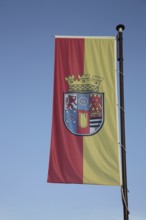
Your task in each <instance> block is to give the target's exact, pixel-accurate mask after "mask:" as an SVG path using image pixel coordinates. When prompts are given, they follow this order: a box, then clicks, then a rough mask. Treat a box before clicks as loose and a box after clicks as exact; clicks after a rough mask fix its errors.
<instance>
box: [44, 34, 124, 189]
mask: <svg viewBox="0 0 146 220" xmlns="http://www.w3.org/2000/svg"><path fill="white" fill-rule="evenodd" d="M116 83H117V79H116V39H115V38H114V37H101V38H100V37H59V36H58V37H55V68H54V96H53V112H52V135H51V147H50V160H49V170H48V182H51V183H79V184H99V185H117V186H118V185H121V174H120V172H121V171H120V153H119V145H118V122H117V119H118V113H117V87H116Z"/></svg>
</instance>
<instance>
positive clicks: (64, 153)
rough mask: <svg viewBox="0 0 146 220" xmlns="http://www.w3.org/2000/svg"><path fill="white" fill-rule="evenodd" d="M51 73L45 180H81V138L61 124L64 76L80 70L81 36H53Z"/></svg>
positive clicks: (82, 44) (82, 67)
mask: <svg viewBox="0 0 146 220" xmlns="http://www.w3.org/2000/svg"><path fill="white" fill-rule="evenodd" d="M54 71H55V73H54V97H53V113H52V114H53V120H52V136H51V150H50V161H49V172H48V182H56V183H57V182H60V183H83V138H82V137H81V136H75V135H73V134H72V133H71V132H70V131H69V130H68V129H67V128H66V127H65V124H64V120H63V115H64V112H63V111H64V110H63V109H64V106H63V94H64V92H68V85H67V82H66V81H65V77H67V76H69V75H75V77H78V75H81V74H83V72H84V39H61V38H57V39H56V40H55V70H54Z"/></svg>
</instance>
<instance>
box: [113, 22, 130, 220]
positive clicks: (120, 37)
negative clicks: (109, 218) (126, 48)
mask: <svg viewBox="0 0 146 220" xmlns="http://www.w3.org/2000/svg"><path fill="white" fill-rule="evenodd" d="M116 29H117V31H118V36H117V40H118V42H117V46H118V61H119V75H120V76H119V81H120V82H119V83H120V125H121V129H120V130H121V159H122V187H121V192H122V201H123V214H124V220H129V210H128V189H127V169H126V141H125V114H124V79H123V78H124V74H123V73H124V70H123V31H124V29H125V26H124V25H123V24H119V25H117V27H116Z"/></svg>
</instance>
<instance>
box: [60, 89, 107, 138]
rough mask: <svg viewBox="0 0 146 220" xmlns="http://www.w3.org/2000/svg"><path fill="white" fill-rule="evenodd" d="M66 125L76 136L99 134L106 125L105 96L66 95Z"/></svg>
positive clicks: (92, 94)
mask: <svg viewBox="0 0 146 220" xmlns="http://www.w3.org/2000/svg"><path fill="white" fill-rule="evenodd" d="M64 123H65V125H66V127H67V128H68V130H69V131H70V132H71V133H73V134H75V135H81V136H89V135H93V134H95V133H97V132H98V131H99V130H100V129H101V127H102V126H103V123H104V94H103V93H98V92H89V93H77V92H68V93H64Z"/></svg>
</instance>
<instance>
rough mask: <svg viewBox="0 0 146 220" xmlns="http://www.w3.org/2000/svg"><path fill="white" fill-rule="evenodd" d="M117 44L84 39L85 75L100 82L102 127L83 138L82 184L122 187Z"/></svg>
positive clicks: (109, 40)
mask: <svg viewBox="0 0 146 220" xmlns="http://www.w3.org/2000/svg"><path fill="white" fill-rule="evenodd" d="M115 48H116V40H115V39H114V38H111V39H109V38H107V39H102V38H101V39H99V38H97V39H85V50H84V51H85V55H84V74H91V75H93V74H94V75H97V76H100V77H102V78H103V80H102V82H101V84H100V87H99V93H100V92H101V93H104V124H103V127H102V128H101V130H100V131H99V132H98V133H96V134H95V135H92V136H87V137H86V136H84V137H83V183H87V184H88V183H93V184H101V185H121V180H120V161H119V158H120V157H119V146H118V125H117V102H116V100H117V97H116V96H117V95H116V70H115V63H116V53H115V51H116V50H115Z"/></svg>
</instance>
